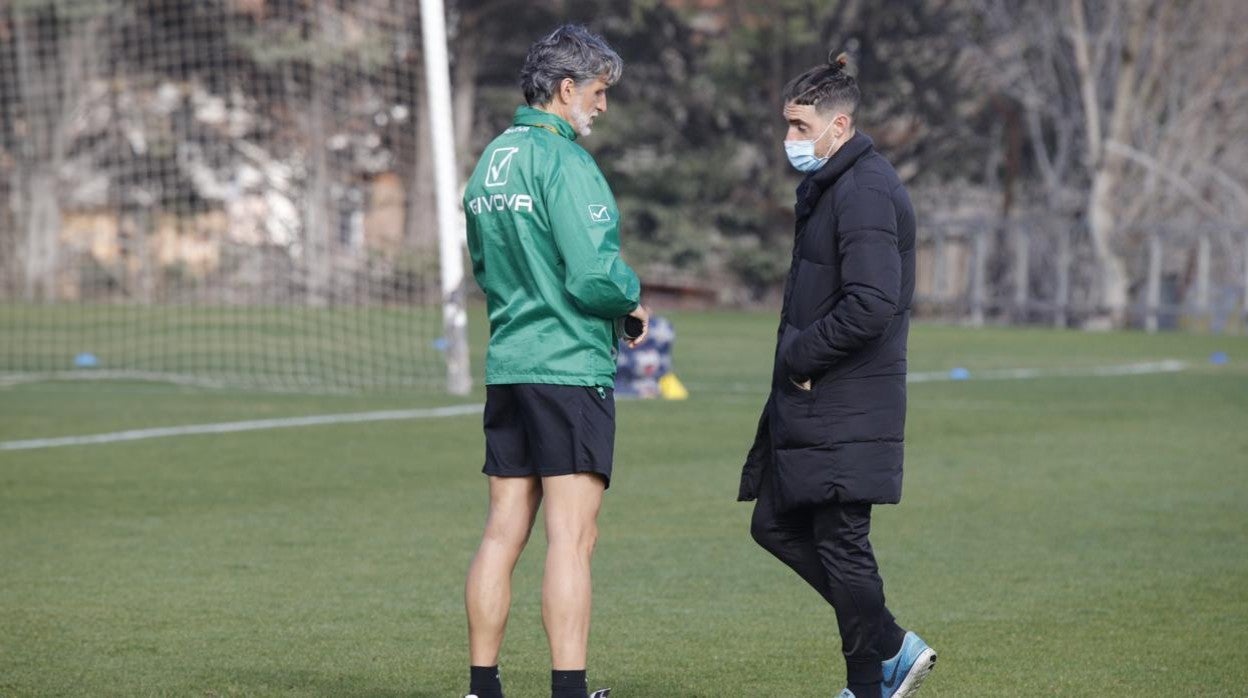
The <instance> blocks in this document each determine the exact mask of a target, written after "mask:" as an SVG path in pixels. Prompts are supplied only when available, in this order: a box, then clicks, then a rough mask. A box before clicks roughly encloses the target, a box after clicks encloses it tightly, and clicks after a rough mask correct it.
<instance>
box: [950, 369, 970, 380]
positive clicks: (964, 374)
mask: <svg viewBox="0 0 1248 698" xmlns="http://www.w3.org/2000/svg"><path fill="white" fill-rule="evenodd" d="M970 378H971V372H970V371H968V370H966V369H965V368H962V367H961V366H959V367H957V368H955V369H953V370H952V371H950V372H949V380H951V381H964V380H970Z"/></svg>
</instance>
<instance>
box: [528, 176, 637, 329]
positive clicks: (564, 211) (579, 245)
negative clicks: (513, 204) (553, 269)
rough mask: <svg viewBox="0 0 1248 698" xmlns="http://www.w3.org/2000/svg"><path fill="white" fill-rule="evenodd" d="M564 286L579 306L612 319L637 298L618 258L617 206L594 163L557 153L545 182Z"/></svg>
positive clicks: (629, 273) (628, 271) (626, 269)
mask: <svg viewBox="0 0 1248 698" xmlns="http://www.w3.org/2000/svg"><path fill="white" fill-rule="evenodd" d="M546 204H547V212H548V215H549V216H550V226H551V230H552V231H553V233H554V239H555V246H556V248H557V249H558V251H559V256H560V257H561V258H562V259H563V263H564V288H565V289H566V290H567V292H568V294H569V295H570V296H572V298H573V300H574V301H575V302H576V304H577V306H579V307H580V308H581V310H583V311H584V312H586V313H588V314H590V315H594V316H597V317H600V318H605V319H609V320H610V319H615V318H618V317H620V316H622V315H627V314H628V313H630V312H632V311H633V310H634V309H635V308H636V307H637V304H638V302H639V300H640V299H641V281H640V280H639V279H638V278H637V274H636V273H635V272H634V271H633V270H632V268H630V267H629V266H628V265H627V264H625V263H624V260H622V259H620V233H619V220H618V218H619V212H618V211H617V210H616V207H615V197H614V196H612V194H611V190H610V189H608V188H607V183H606V181H604V180H603V178H602V174H601V173H600V172H598V170H597V167H594V166H592V165H589V166H586V164H585V163H580V162H576V159H574V158H568V157H565V158H561V159H560V162H559V163H558V166H557V167H555V168H554V169H553V172H552V173H551V174H550V178H549V180H548V184H547V188H546Z"/></svg>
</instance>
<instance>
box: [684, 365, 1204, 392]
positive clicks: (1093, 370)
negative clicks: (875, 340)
mask: <svg viewBox="0 0 1248 698" xmlns="http://www.w3.org/2000/svg"><path fill="white" fill-rule="evenodd" d="M1188 368H1189V364H1188V363H1187V362H1186V361H1178V360H1175V359H1166V360H1164V361H1150V362H1146V363H1135V364H1119V365H1114V366H1085V367H1082V368H994V369H983V370H975V371H970V372H969V373H968V375H967V377H966V378H954V377H953V375H952V373H951V372H950V371H927V372H925V373H915V372H911V373H909V374H907V375H906V382H907V383H941V382H954V381H962V382H969V381H984V380H1030V379H1035V378H1110V377H1114V376H1148V375H1155V374H1159V373H1177V372H1180V371H1185V370H1187V369H1188ZM689 388H690V390H692V391H694V392H695V394H696V393H697V392H699V391H706V392H710V393H718V394H724V393H743V394H750V395H765V393H766V392H767V385H766V384H762V385H759V384H757V383H754V384H751V383H732V384H728V385H716V386H710V385H707V384H691V385H690V386H689Z"/></svg>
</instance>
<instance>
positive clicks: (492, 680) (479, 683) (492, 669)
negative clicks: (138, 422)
mask: <svg viewBox="0 0 1248 698" xmlns="http://www.w3.org/2000/svg"><path fill="white" fill-rule="evenodd" d="M468 691H469V692H470V693H472V694H473V695H475V696H478V697H479V698H503V682H502V679H501V678H500V677H499V673H498V665H497V664H496V665H494V666H474V667H469V668H468Z"/></svg>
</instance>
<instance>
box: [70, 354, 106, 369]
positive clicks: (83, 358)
mask: <svg viewBox="0 0 1248 698" xmlns="http://www.w3.org/2000/svg"><path fill="white" fill-rule="evenodd" d="M99 365H100V360H99V359H98V358H96V356H95V354H92V353H91V352H89V351H84V352H82V353H81V354H79V355H78V356H75V357H74V368H95V367H96V366H99Z"/></svg>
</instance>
